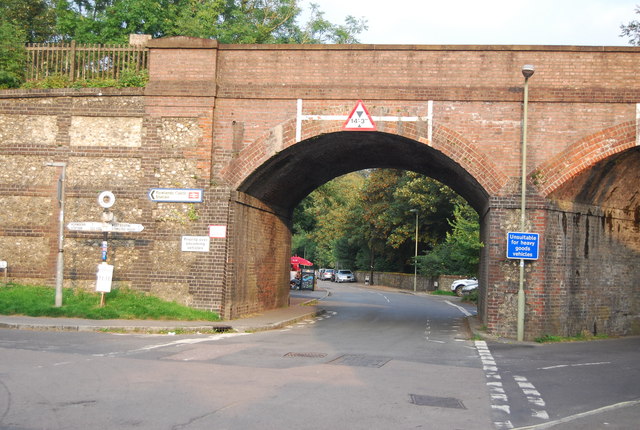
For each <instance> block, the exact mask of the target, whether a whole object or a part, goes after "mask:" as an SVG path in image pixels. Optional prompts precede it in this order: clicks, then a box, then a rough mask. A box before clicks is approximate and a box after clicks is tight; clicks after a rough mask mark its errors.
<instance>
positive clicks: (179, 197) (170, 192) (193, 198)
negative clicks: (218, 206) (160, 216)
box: [149, 188, 204, 203]
mask: <svg viewBox="0 0 640 430" xmlns="http://www.w3.org/2000/svg"><path fill="white" fill-rule="evenodd" d="M203 195H204V190H202V189H199V188H152V189H151V190H149V199H150V200H151V201H154V202H165V203H202V200H203Z"/></svg>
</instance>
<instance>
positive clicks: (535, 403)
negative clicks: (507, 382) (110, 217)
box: [513, 375, 549, 420]
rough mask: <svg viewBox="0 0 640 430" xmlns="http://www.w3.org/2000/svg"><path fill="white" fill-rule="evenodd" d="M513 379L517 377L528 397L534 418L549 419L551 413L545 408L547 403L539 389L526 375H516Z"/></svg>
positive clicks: (519, 384)
mask: <svg viewBox="0 0 640 430" xmlns="http://www.w3.org/2000/svg"><path fill="white" fill-rule="evenodd" d="M513 379H515V381H516V383H517V384H518V386H519V387H520V389H521V390H522V392H523V393H524V395H525V396H526V397H527V400H528V401H529V404H530V405H531V406H532V408H531V416H532V417H534V418H540V419H543V420H548V419H549V414H548V413H547V411H546V410H545V409H544V408H545V406H546V403H545V402H544V400H543V399H542V396H541V395H540V393H539V392H538V390H536V387H535V386H534V385H533V384H532V383H531V382H529V381H528V380H527V378H526V377H524V376H517V375H514V376H513Z"/></svg>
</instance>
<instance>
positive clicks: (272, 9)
mask: <svg viewBox="0 0 640 430" xmlns="http://www.w3.org/2000/svg"><path fill="white" fill-rule="evenodd" d="M13 1H17V0H13ZM298 3H299V1H298V0H57V7H56V12H57V16H58V37H59V38H61V39H75V40H76V41H78V42H84V43H125V42H126V41H127V39H128V35H129V34H131V33H143V34H151V35H152V36H153V37H163V36H191V37H200V38H209V39H216V40H218V41H219V42H221V43H328V42H333V43H355V42H357V40H356V36H357V35H358V34H359V33H361V32H362V31H364V30H366V28H367V26H366V20H364V19H362V18H361V19H356V18H354V17H352V16H348V17H347V18H346V19H345V24H344V25H335V24H332V23H330V22H328V21H327V20H325V19H324V15H323V13H322V12H321V11H320V10H319V8H318V6H317V5H315V4H312V5H311V6H310V7H311V15H310V19H309V20H308V21H307V22H306V23H304V24H303V25H302V26H301V25H300V24H299V23H298V19H299V17H300V14H301V12H302V9H301V8H300V7H299V6H298Z"/></svg>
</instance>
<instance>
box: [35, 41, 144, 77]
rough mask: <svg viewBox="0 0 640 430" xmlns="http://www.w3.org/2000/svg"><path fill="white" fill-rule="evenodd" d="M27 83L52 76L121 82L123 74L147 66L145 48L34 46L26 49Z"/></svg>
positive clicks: (137, 70)
mask: <svg viewBox="0 0 640 430" xmlns="http://www.w3.org/2000/svg"><path fill="white" fill-rule="evenodd" d="M26 49H27V65H26V80H27V81H36V80H40V79H45V78H48V77H51V76H63V77H67V78H68V79H69V80H70V81H72V82H73V81H76V80H81V79H118V78H119V77H120V75H121V74H122V73H123V72H124V71H133V72H139V71H141V70H146V69H147V65H148V57H149V56H148V49H147V48H146V47H145V46H142V45H99V44H77V43H76V42H75V41H71V42H70V43H31V44H28V45H27V47H26Z"/></svg>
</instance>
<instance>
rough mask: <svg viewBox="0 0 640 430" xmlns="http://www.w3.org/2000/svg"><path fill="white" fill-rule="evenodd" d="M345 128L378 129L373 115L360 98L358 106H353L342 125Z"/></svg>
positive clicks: (357, 129) (358, 129) (353, 129)
mask: <svg viewBox="0 0 640 430" xmlns="http://www.w3.org/2000/svg"><path fill="white" fill-rule="evenodd" d="M342 129H343V130H352V131H373V130H375V129H376V124H375V123H374V122H373V119H372V118H371V115H369V111H368V110H367V108H366V107H364V103H362V100H358V103H356V107H354V108H353V110H352V111H351V113H350V114H349V116H348V117H347V121H346V122H345V123H344V125H343V126H342Z"/></svg>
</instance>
